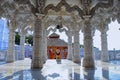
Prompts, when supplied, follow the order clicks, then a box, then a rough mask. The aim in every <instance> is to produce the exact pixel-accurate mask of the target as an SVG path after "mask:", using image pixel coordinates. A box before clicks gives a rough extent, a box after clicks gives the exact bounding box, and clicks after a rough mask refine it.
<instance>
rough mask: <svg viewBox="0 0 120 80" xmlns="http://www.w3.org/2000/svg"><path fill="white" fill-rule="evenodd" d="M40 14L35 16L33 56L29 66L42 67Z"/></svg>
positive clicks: (33, 67)
mask: <svg viewBox="0 0 120 80" xmlns="http://www.w3.org/2000/svg"><path fill="white" fill-rule="evenodd" d="M41 20H42V16H41V15H38V16H37V17H35V26H34V36H33V42H34V43H33V57H32V63H31V68H32V69H41V68H42V67H43V60H42V56H41V55H42V49H43V48H42V47H43V46H42V26H41V24H42V21H41Z"/></svg>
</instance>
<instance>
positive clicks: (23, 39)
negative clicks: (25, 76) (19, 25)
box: [20, 32, 25, 60]
mask: <svg viewBox="0 0 120 80" xmlns="http://www.w3.org/2000/svg"><path fill="white" fill-rule="evenodd" d="M24 43H25V34H24V33H23V32H22V33H21V34H20V60H23V59H24V58H25V45H24Z"/></svg>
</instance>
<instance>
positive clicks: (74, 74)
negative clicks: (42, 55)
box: [0, 58, 120, 80]
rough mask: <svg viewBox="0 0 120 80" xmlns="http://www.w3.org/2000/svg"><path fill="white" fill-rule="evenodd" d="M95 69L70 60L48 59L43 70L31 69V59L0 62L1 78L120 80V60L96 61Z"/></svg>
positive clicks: (11, 79)
mask: <svg viewBox="0 0 120 80" xmlns="http://www.w3.org/2000/svg"><path fill="white" fill-rule="evenodd" d="M95 64H96V68H95V69H94V70H91V69H84V68H83V67H82V65H79V64H76V63H73V62H72V61H69V60H63V59H62V60H61V61H56V60H47V62H46V63H45V64H44V66H43V68H42V69H41V70H31V69H30V65H31V59H29V58H26V59H25V60H19V61H15V62H14V63H4V62H0V80H120V61H111V62H109V63H105V62H101V61H99V60H98V61H95Z"/></svg>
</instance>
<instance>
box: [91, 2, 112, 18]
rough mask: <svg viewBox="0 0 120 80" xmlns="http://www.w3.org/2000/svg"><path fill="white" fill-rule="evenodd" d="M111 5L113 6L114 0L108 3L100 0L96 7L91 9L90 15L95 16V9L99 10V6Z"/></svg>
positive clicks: (107, 6) (106, 6)
mask: <svg viewBox="0 0 120 80" xmlns="http://www.w3.org/2000/svg"><path fill="white" fill-rule="evenodd" d="M111 6H113V0H108V3H102V2H99V3H97V4H96V6H95V7H93V8H92V9H91V11H90V15H91V17H93V15H94V14H95V10H97V9H98V8H109V7H111Z"/></svg>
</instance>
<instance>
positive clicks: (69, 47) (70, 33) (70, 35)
mask: <svg viewBox="0 0 120 80" xmlns="http://www.w3.org/2000/svg"><path fill="white" fill-rule="evenodd" d="M72 54H73V49H72V31H69V32H68V56H67V59H69V60H72V56H73V55H72Z"/></svg>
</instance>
